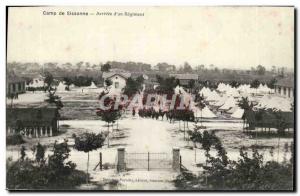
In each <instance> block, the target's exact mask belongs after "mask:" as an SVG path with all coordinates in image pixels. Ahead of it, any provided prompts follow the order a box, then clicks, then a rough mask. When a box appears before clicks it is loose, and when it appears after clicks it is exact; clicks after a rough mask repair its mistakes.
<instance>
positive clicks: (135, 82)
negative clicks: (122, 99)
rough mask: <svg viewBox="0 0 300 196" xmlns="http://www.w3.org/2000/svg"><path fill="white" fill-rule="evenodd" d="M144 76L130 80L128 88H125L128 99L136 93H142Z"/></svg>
mask: <svg viewBox="0 0 300 196" xmlns="http://www.w3.org/2000/svg"><path fill="white" fill-rule="evenodd" d="M143 82H144V78H143V76H140V77H138V78H137V79H133V78H131V77H130V78H128V79H127V81H126V86H125V88H124V94H125V95H127V96H128V97H131V96H133V95H134V94H135V93H137V92H139V91H141V90H142V89H143V86H142V85H143Z"/></svg>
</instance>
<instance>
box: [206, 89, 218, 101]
mask: <svg viewBox="0 0 300 196" xmlns="http://www.w3.org/2000/svg"><path fill="white" fill-rule="evenodd" d="M220 99H221V96H220V95H219V94H218V93H217V92H216V91H211V93H209V95H208V96H207V98H206V100H207V101H219V100H220Z"/></svg>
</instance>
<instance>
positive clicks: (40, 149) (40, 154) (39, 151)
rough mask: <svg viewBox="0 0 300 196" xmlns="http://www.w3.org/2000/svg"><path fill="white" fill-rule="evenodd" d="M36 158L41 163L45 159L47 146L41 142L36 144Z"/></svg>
mask: <svg viewBox="0 0 300 196" xmlns="http://www.w3.org/2000/svg"><path fill="white" fill-rule="evenodd" d="M35 160H36V161H37V162H38V163H39V164H41V163H44V161H45V147H44V146H42V145H41V144H40V143H39V142H38V144H37V145H36V154H35Z"/></svg>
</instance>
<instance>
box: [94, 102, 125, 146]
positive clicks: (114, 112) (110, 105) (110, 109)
mask: <svg viewBox="0 0 300 196" xmlns="http://www.w3.org/2000/svg"><path fill="white" fill-rule="evenodd" d="M103 102H104V103H103V106H104V107H106V108H104V109H102V108H98V109H97V111H96V114H97V115H98V116H100V118H101V120H103V121H105V122H106V123H107V134H108V135H107V146H108V147H109V124H110V123H112V125H113V124H114V123H115V122H116V121H117V120H118V119H119V118H121V112H120V107H121V106H120V107H119V108H115V100H114V99H112V98H110V97H107V98H106V99H105V100H104V101H103Z"/></svg>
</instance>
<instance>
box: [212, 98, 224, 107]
mask: <svg viewBox="0 0 300 196" xmlns="http://www.w3.org/2000/svg"><path fill="white" fill-rule="evenodd" d="M226 100H227V97H226V96H223V97H220V99H219V100H218V101H217V102H216V103H213V105H214V106H217V107H220V106H222V105H224V103H225V101H226Z"/></svg>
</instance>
